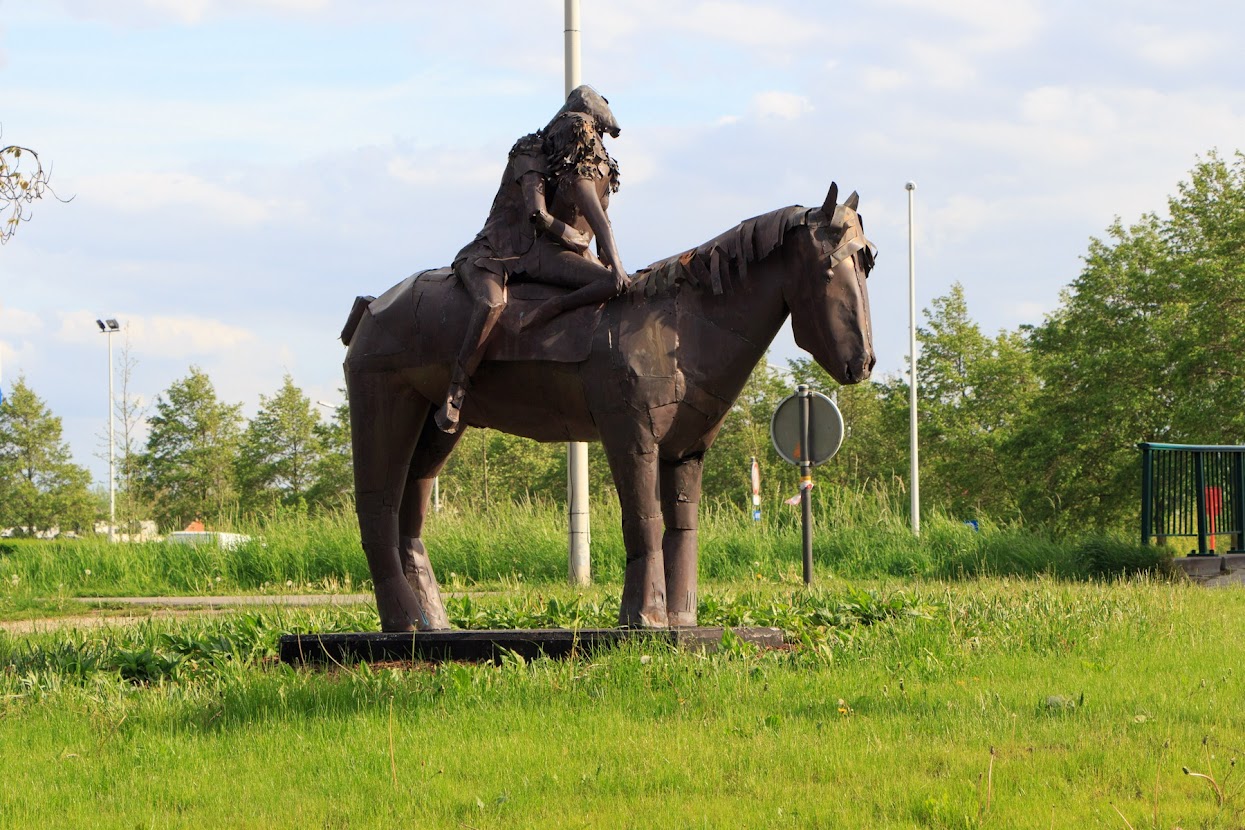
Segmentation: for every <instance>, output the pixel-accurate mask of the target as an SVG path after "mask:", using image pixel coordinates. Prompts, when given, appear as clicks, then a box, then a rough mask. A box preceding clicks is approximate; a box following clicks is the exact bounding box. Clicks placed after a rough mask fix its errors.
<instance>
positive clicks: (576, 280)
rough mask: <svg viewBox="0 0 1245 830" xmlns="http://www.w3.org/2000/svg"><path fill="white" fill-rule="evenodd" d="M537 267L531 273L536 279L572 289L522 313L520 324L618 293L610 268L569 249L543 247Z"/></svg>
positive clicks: (536, 322)
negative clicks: (554, 250) (533, 309)
mask: <svg viewBox="0 0 1245 830" xmlns="http://www.w3.org/2000/svg"><path fill="white" fill-rule="evenodd" d="M538 267H539V268H540V270H539V271H535V272H534V273H533V279H535V280H536V281H538V282H545V283H551V284H553V285H561V286H565V287H567V288H574V289H575V290H574V291H572V292H570V293H569V294H563V295H561V296H558V297H551V298H550V299H548V300H545V301H544V302H543V303H541V304H540V305H539V306H537V307H536V309H535V311H533V312H531V313H530V314H527V315H524V317H523V322H522V324H521V327H522V328H529V327H531V326H537V325H540V324H541V323H545V322H547V321H549V320H552V319H553V318H554V317H556V316H558V315H559V314H561V313H562V312H564V311H570V310H571V309H573V308H579V307H580V306H584V305H595V304H596V303H603V302H605V301H606V300H608V299H610V298H611V297H613V296H615V295H616V294H618V293H619V292H618V285H617V280H616V279H615V277H614V272H613V271H611V270H610V269H608V268H606V267H605V266H604V265H601V264H600V263H599V262H595V261H593V260H590V259H587V258H585V257H583V256H581V255H580V254H576V253H573V252H571V251H566V250H558V251H556V252H552V251H549V250H548V249H545V250H542V251H541V253H540V259H539V262H538Z"/></svg>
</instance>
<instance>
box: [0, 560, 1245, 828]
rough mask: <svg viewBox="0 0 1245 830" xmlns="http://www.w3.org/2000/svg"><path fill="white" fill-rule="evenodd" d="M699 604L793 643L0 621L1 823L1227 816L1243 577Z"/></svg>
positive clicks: (1057, 820)
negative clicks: (355, 656)
mask: <svg viewBox="0 0 1245 830" xmlns="http://www.w3.org/2000/svg"><path fill="white" fill-rule="evenodd" d="M516 593H517V594H520V595H523V596H521V597H520V598H519V599H515V598H514V597H513V594H516ZM539 593H540V592H539V591H536V590H528V591H519V592H510V593H508V594H507V595H506V596H501V595H493V596H486V597H482V598H479V599H478V600H475V602H476V603H477V612H479V613H484V614H486V615H503V616H506V617H513V616H514V615H515V614H516V613H518V614H537V613H541V612H542V607H543V606H542V605H541V604H540V602H539V599H538V595H539ZM586 597H587V599H588V601H589V602H590V603H592V604H593V605H596V606H608V605H610V604H612V603H611V601H610V600H611V597H610V594H609V591H608V590H607V589H605V588H601V587H597V588H594V589H592V590H590V591H588V592H586ZM512 603H514V605H512ZM710 604H711V603H709V602H705V603H702V609H704V610H705V611H706V612H707V610H708V608H709V606H710ZM466 607H467V606H466V604H465V603H461V604H458V609H459V610H465V609H466ZM566 610H567V609H563V611H564V612H565V611H566ZM583 610H584V609H583V608H582V607H581V608H579V609H577V612H578V611H583ZM720 610H721V611H723V612H724V613H725V614H726V615H731V614H740V613H747V614H756V615H762V614H765V615H770V614H773V613H777V615H779V616H780V617H781V619H774V621H775V622H780V623H781V624H782V625H783V626H784V628H786V629H787V630H788V632H789V634H791V635H795V636H791V637H789V640H790V642H789V644H788V647H787V648H785V649H782V650H775V651H766V652H754V651H753V650H751V649H748V648H746V647H737V648H731V649H728V650H727V651H726V652H725V653H720V654H717V655H711V656H705V655H693V654H685V653H680V652H677V651H675V650H673V649H670V648H668V647H663V646H658V645H656V644H652V643H638V644H632V646H631V647H627V648H621V649H618V650H616V651H610V652H605V653H600V654H597V655H596V656H594V657H592V658H591V659H572V660H567V661H551V660H547V659H538V660H533V661H525V660H519V659H513V658H512V659H506V660H503V662H502V664H501V665H496V666H495V665H489V664H486V665H463V664H446V665H441V666H437V667H429V666H410V667H404V666H401V665H398V664H389V665H384V664H376V665H371V666H368V665H359V666H347V667H332V668H329V669H325V670H312V669H294V668H291V667H289V666H284V665H280V664H277V663H276V662H275V661H274V660H273V659H272V653H273V646H274V645H275V640H276V636H277V635H278V634H279V633H282V632H285V631H290V630H314V631H331V630H343V629H344V630H349V629H356V630H357V627H358V625H359V623H360V620H361V619H362V615H363V614H364V613H365V612H364V611H361V610H358V609H337V608H335V609H316V610H310V609H293V610H291V609H273V610H265V611H262V612H246V613H241V614H230V615H223V616H221V617H213V618H207V619H204V618H198V619H194V620H176V621H151V622H147V623H140V624H137V625H128V626H124V627H118V628H116V629H92V630H89V631H87V630H72V629H71V630H59V631H55V632H46V633H41V634H33V635H29V636H11V635H8V634H5V633H3V632H0V758H3V759H4V767H3V769H4V775H5V786H4V787H0V827H10V826H12V827H43V826H64V827H125V828H131V827H149V826H158V827H187V828H189V827H204V826H208V827H211V826H224V827H257V828H263V830H276V828H284V827H297V828H302V827H333V828H344V827H351V828H353V827H451V828H453V827H475V828H481V829H482V830H483V828H494V827H516V828H520V827H533V828H546V827H567V826H574V827H587V828H596V827H601V828H615V827H639V826H644V825H648V824H652V823H653V821H654V817H659V818H658V819H657V820H658V821H664V822H665V823H667V824H673V825H677V826H680V827H683V826H686V827H697V828H717V827H722V828H737V827H867V828H914V827H920V828H937V829H938V830H963V828H986V829H989V828H1008V830H1013V829H1014V830H1021V829H1022V828H1023V829H1024V830H1029V828H1032V829H1033V830H1047V828H1053V827H1057V828H1077V830H1080V828H1087V827H1089V828H1125V827H1135V828H1138V830H1140V828H1171V827H1185V828H1194V827H1197V828H1208V829H1211V830H1239V828H1241V827H1245V781H1243V780H1242V778H1241V776H1240V772H1239V764H1237V763H1236V759H1238V758H1239V756H1240V750H1241V734H1242V733H1241V718H1240V716H1239V708H1240V701H1241V700H1242V699H1245V674H1243V673H1242V672H1241V671H1240V670H1239V666H1238V665H1237V664H1236V663H1234V662H1233V657H1232V654H1233V650H1232V648H1231V646H1230V644H1231V643H1232V642H1235V641H1237V640H1239V636H1240V634H1241V632H1242V624H1241V621H1242V620H1245V592H1240V591H1213V592H1212V591H1202V590H1198V589H1194V588H1191V587H1186V586H1180V585H1171V584H1164V583H1161V582H1159V581H1156V580H1148V579H1140V580H1133V581H1129V582H1122V581H1111V582H1097V583H1070V582H1060V581H1057V580H1054V579H1049V578H1043V579H1036V580H974V581H972V582H965V583H954V582H950V583H935V582H931V583H926V584H921V585H908V586H905V588H904V590H903V591H902V592H895V593H892V594H889V595H887V594H884V593H879V594H877V595H868V594H863V593H860V592H856V591H847V592H844V591H841V590H837V589H836V590H819V591H813V592H804V591H790V590H785V589H783V588H781V587H779V586H775V585H767V586H762V587H760V588H758V589H756V590H755V592H753V595H752V597H751V598H750V599H748V600H746V601H745V600H744V599H743V598H742V597H740V598H739V599H738V600H737V601H731V600H729V599H723V600H722V602H721V606H720ZM601 613H608V612H607V611H602V612H601ZM767 618H768V617H767ZM368 619H371V617H370V613H369V615H368ZM723 621H730V620H729V619H724V620H723ZM484 622H487V623H490V624H491V621H490V620H484ZM516 622H520V623H522V619H521V618H520V619H516ZM563 622H564V623H565V622H566V620H565V618H563ZM803 634H807V635H808V636H807V637H805V636H802V635H803ZM1210 780H1213V781H1214V785H1213V786H1211V784H1210V783H1209V781H1210Z"/></svg>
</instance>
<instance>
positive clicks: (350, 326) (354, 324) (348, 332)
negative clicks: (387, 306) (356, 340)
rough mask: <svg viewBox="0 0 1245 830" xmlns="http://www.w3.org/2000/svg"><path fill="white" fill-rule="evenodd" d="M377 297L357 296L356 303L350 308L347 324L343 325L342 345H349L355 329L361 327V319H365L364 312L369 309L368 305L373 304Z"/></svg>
mask: <svg viewBox="0 0 1245 830" xmlns="http://www.w3.org/2000/svg"><path fill="white" fill-rule="evenodd" d="M375 299H376V298H375V297H366V296H365V297H355V298H354V305H353V306H351V308H350V316H349V317H347V318H346V325H345V326H343V327H342V333H341V338H342V345H343V346H349V345H350V338H352V337H354V330H355V329H357V328H358V327H359V321H360V320H362V319H363V312H365V311H367V307H368V306H369V305H371V303H372V300H375Z"/></svg>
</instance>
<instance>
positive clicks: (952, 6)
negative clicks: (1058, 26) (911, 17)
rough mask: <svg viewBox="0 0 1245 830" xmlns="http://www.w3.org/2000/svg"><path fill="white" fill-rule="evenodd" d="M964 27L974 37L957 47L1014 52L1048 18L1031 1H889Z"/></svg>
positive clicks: (1031, 38) (1040, 28) (966, 39)
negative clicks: (1012, 50) (1010, 50)
mask: <svg viewBox="0 0 1245 830" xmlns="http://www.w3.org/2000/svg"><path fill="white" fill-rule="evenodd" d="M889 2H890V3H891V4H892V5H897V6H901V7H903V8H908V9H917V10H919V11H922V12H926V13H928V14H932V15H937V16H939V17H945V18H948V19H950V20H952V21H954V22H956V23H960V24H962V25H963V26H964V27H965V28H966V29H968V30H969V31H970V32H971V34H970V35H968V36H966V37H965V38H963V40H962V41H961V42H960V43H958V44H956V46H957V47H966V48H969V49H972V50H974V51H979V52H998V51H1002V50H1004V49H1014V48H1016V47H1018V46H1022V45H1024V44H1026V43H1029V42H1030V41H1032V40H1033V39H1034V38H1035V37H1036V36H1037V35H1038V34H1039V33H1040V32H1041V31H1042V29H1043V28H1045V24H1046V20H1045V16H1044V15H1043V14H1042V13H1041V12H1040V11H1039V10H1038V5H1037V3H1035V2H1032V1H1031V0H889Z"/></svg>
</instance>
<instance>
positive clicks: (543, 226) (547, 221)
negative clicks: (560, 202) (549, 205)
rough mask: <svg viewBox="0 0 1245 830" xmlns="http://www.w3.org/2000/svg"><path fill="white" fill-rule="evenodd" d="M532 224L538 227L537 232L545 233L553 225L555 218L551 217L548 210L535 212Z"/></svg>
mask: <svg viewBox="0 0 1245 830" xmlns="http://www.w3.org/2000/svg"><path fill="white" fill-rule="evenodd" d="M529 218H530V219H531V220H532V224H533V225H535V226H536V230H538V231H540V232H541V233H544V232H545V231H547V230H549V228H550V226H551V225H553V217H552V216H550V215H549V211H547V210H537V211H533V212H532V215H531V217H529Z"/></svg>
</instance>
